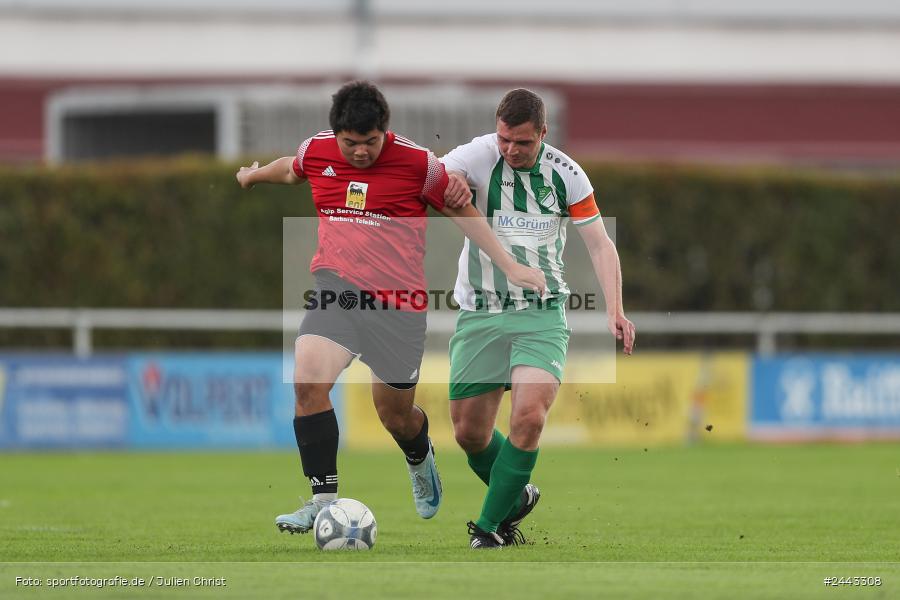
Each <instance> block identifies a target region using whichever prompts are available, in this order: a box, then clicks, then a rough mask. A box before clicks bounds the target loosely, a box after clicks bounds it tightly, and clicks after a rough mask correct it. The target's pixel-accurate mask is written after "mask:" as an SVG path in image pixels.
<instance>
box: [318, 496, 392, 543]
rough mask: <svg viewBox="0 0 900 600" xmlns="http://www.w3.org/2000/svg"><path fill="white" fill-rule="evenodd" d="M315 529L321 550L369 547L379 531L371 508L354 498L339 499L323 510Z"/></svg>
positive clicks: (320, 512)
mask: <svg viewBox="0 0 900 600" xmlns="http://www.w3.org/2000/svg"><path fill="white" fill-rule="evenodd" d="M313 530H314V531H315V532H316V545H317V546H318V547H319V548H321V549H322V550H368V549H369V548H371V547H372V546H374V545H375V534H376V532H377V528H376V525H375V515H373V514H372V511H371V510H369V508H368V507H367V506H366V505H365V504H363V503H362V502H360V501H359V500H353V499H351V498H339V499H338V500H335V501H334V502H332V503H331V504H329V505H328V506H326V507H325V508H323V509H322V510H320V511H319V514H318V515H316V521H315V523H314V524H313Z"/></svg>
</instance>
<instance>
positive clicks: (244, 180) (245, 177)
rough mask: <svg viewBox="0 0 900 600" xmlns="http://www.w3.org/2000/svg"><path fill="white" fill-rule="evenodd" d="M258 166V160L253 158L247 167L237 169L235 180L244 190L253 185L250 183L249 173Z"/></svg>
mask: <svg viewBox="0 0 900 600" xmlns="http://www.w3.org/2000/svg"><path fill="white" fill-rule="evenodd" d="M258 168H259V161H257V160H254V161H253V164H252V165H250V166H249V167H241V168H240V169H238V172H237V175H235V177H237V181H238V183H239V184H240V186H241V187H242V188H244V189H245V190H249V189H250V188H252V187H253V184H252V183H250V174H251V173H253V172H254V171H255V170H257V169H258Z"/></svg>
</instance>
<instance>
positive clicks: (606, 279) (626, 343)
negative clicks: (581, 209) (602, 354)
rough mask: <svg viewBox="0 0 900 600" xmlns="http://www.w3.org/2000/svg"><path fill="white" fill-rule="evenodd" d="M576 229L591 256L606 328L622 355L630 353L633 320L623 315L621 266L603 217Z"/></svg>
mask: <svg viewBox="0 0 900 600" xmlns="http://www.w3.org/2000/svg"><path fill="white" fill-rule="evenodd" d="M577 229H578V233H580V234H581V237H582V239H584V245H585V246H587V249H588V253H589V254H590V255H591V263H592V264H593V265H594V273H595V274H596V275H597V281H599V282H600V287H601V289H602V290H603V297H604V298H605V299H606V319H607V326H608V327H609V331H610V333H612V334H613V335H615V336H616V339H619V340H622V345H623V347H624V351H625V354H631V353H632V352H633V351H634V338H635V335H636V332H635V329H634V323H632V322H631V321H629V320H628V319H627V318H625V309H624V308H623V307H622V266H621V264H620V263H619V253H618V252H617V251H616V245H615V244H613V241H612V240H611V239H609V235H608V234H607V233H606V227H604V226H603V219H597V220H596V221H593V222H591V223H588V224H586V225H582V226H580V227H578V228H577Z"/></svg>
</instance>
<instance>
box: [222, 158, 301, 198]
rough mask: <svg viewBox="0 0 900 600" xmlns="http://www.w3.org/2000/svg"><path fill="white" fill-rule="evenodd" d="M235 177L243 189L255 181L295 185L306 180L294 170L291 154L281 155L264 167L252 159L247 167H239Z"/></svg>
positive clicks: (250, 186)
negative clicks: (251, 162)
mask: <svg viewBox="0 0 900 600" xmlns="http://www.w3.org/2000/svg"><path fill="white" fill-rule="evenodd" d="M235 177H237V181H238V183H239V184H240V186H241V187H242V188H244V189H245V190H247V189H250V188H252V187H253V186H254V185H256V184H257V183H281V184H285V185H296V184H298V183H303V182H304V181H306V179H303V178H302V177H298V176H297V174H296V173H295V172H294V157H293V156H282V157H281V158H279V159H277V160H273V161H272V162H270V163H269V164H267V165H266V166H264V167H260V166H259V163H258V162H257V161H253V164H252V165H250V166H249V167H241V168H240V169H239V170H238V172H237V175H235Z"/></svg>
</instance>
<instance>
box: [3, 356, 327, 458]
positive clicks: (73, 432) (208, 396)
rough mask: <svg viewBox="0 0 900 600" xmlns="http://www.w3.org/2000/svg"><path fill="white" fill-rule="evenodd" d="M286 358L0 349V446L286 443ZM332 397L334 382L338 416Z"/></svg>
mask: <svg viewBox="0 0 900 600" xmlns="http://www.w3.org/2000/svg"><path fill="white" fill-rule="evenodd" d="M285 361H287V364H286V363H285ZM290 361H291V357H287V358H284V356H283V355H282V354H281V353H278V352H268V353H262V352H244V353H237V352H234V353H216V352H207V353H159V354H127V355H121V356H105V357H93V358H89V359H78V358H74V357H71V356H50V355H24V354H23V355H0V449H28V448H51V449H52V448H106V447H113V448H115V447H128V448H146V449H184V448H188V449H190V448H194V449H203V448H222V449H224V448H270V447H294V446H295V444H296V442H295V440H294V429H293V424H292V422H293V418H294V393H293V385H292V384H291V383H290V381H291V379H292V377H291V373H292V368H293V365H292V364H289V363H290ZM285 374H287V377H285ZM285 380H286V381H287V383H285ZM341 394H342V386H341V385H340V384H337V385H335V386H334V388H333V390H332V394H331V397H332V401H333V404H334V407H335V411H336V412H337V414H338V419H339V422H340V421H341V420H342V416H343V415H342V410H341V409H342V405H343V402H342V400H341Z"/></svg>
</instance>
